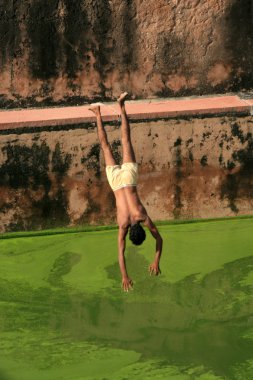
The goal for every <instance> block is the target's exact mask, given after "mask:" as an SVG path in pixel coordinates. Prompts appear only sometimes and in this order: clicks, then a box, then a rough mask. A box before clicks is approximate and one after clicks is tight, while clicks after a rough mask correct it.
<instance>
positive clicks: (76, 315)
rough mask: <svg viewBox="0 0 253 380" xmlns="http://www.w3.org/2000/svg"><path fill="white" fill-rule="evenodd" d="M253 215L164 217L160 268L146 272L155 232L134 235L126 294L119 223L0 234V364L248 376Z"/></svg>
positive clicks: (31, 369)
mask: <svg viewBox="0 0 253 380" xmlns="http://www.w3.org/2000/svg"><path fill="white" fill-rule="evenodd" d="M252 226H253V219H247V220H243V219H239V218H237V219H235V220H229V221H213V222H208V223H198V224H196V223H194V224H182V225H171V226H160V227H159V231H160V233H161V235H162V237H163V240H164V250H163V255H162V259H161V269H162V275H161V276H160V277H150V276H149V274H148V265H149V263H150V262H152V260H153V258H154V254H155V242H154V239H153V237H152V236H151V235H150V234H148V235H147V240H146V242H145V246H140V247H134V246H132V245H130V244H129V241H128V240H127V245H126V262H127V265H128V270H129V275H130V276H131V277H132V278H133V280H134V290H133V291H131V292H129V293H127V294H125V293H123V292H122V291H121V289H120V275H119V267H118V260H117V231H100V232H89V233H86V234H81V233H79V234H75V235H71V234H66V235H61V236H47V237H45V236H44V237H38V238H36V239H32V238H30V239H24V238H22V239H19V240H18V241H17V240H15V239H10V240H8V241H4V240H2V241H0V252H1V254H0V265H1V268H2V271H1V273H2V274H1V279H0V295H1V296H0V298H1V299H0V301H1V302H0V309H1V310H0V311H1V340H0V349H1V358H0V365H1V369H2V373H0V375H1V376H2V375H3V376H5V377H6V378H8V377H10V379H12V380H30V379H31V380H33V379H34V378H36V379H38V380H51V379H62V380H65V379H68V380H76V379H83V378H85V379H90V380H91V379H92V380H94V379H99V380H102V379H112V380H116V379H117V380H119V379H121V380H122V379H125V378H131V379H132V378H133V379H139V380H142V379H143V378H144V379H146V378H147V379H148V378H150V379H151V378H157V379H159V378H161V379H174V380H175V379H177V380H182V379H184V380H191V379H193V378H194V379H199V380H204V379H208V380H209V379H210V380H211V379H212V380H216V379H217V380H220V379H224V378H228V379H231V380H236V379H238V378H239V379H243V378H244V377H243V376H244V375H245V376H246V377H245V378H251V375H252V368H251V367H252V366H251V362H252V357H253V350H252V333H251V330H252V323H251V322H250V321H251V320H250V318H251V317H250V316H251V315H252V312H253V309H252V287H253V283H252V276H251V273H252V265H253V258H252V248H253V237H252V234H251V230H252ZM245 278H247V282H245V281H244V279H245ZM250 323H251V324H250ZM3 378H4V377H3ZM4 379H5V378H4Z"/></svg>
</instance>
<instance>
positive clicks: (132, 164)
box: [89, 92, 163, 291]
mask: <svg viewBox="0 0 253 380" xmlns="http://www.w3.org/2000/svg"><path fill="white" fill-rule="evenodd" d="M126 97H127V93H126V92H125V93H123V94H121V95H120V97H119V99H118V104H119V107H120V114H121V121H122V125H121V140H122V150H123V163H122V165H117V164H116V161H115V159H114V157H113V155H112V151H111V147H110V145H109V143H108V140H107V135H106V132H105V129H104V126H103V122H102V117H101V112H100V104H99V103H94V104H91V106H90V108H89V109H90V110H91V111H92V112H93V113H94V114H95V115H96V119H97V127H98V138H99V141H100V144H101V148H102V150H103V153H104V159H105V165H106V174H107V178H108V182H109V184H110V186H111V188H112V190H113V192H114V195H115V198H116V207H117V222H118V225H119V231H118V255H119V266H120V271H121V275H122V288H123V290H124V291H128V290H129V289H132V287H133V281H132V280H131V279H130V278H129V277H128V274H127V269H126V263H125V255H124V252H125V246H126V235H127V233H128V230H129V229H130V231H129V238H130V240H131V241H132V243H133V244H135V245H140V244H142V243H143V241H144V240H145V238H146V233H145V231H144V229H143V227H142V226H141V223H143V225H144V226H146V227H148V229H149V230H150V232H151V234H152V235H153V237H154V238H155V239H156V254H155V259H154V262H153V263H152V264H151V265H150V266H149V272H150V274H151V275H152V274H155V275H158V274H159V273H161V271H160V268H159V261H160V257H161V253H162V242H163V241H162V238H161V236H160V234H159V232H158V230H157V228H156V226H155V225H154V223H153V222H152V220H151V219H150V217H149V216H148V214H147V211H146V209H145V207H144V206H143V204H142V203H141V201H140V198H139V196H138V193H137V187H136V186H137V175H138V165H137V163H136V160H135V154H134V150H133V146H132V142H131V136H130V126H129V123H128V118H127V114H126V110H125V99H126Z"/></svg>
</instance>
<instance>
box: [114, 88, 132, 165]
mask: <svg viewBox="0 0 253 380" xmlns="http://www.w3.org/2000/svg"><path fill="white" fill-rule="evenodd" d="M126 97H127V92H124V93H123V94H121V95H120V97H119V98H118V103H119V106H120V114H121V122H122V124H121V141H122V150H123V164H124V163H125V162H136V160H135V154H134V149H133V146H132V142H131V135H130V126H129V122H128V118H127V114H126V109H125V99H126Z"/></svg>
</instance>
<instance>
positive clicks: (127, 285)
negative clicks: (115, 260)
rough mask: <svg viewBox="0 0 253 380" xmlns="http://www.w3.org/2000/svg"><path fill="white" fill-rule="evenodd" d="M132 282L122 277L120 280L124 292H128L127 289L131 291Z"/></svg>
mask: <svg viewBox="0 0 253 380" xmlns="http://www.w3.org/2000/svg"><path fill="white" fill-rule="evenodd" d="M133 285H134V284H133V281H132V280H130V278H128V277H123V278H122V289H123V290H124V292H128V291H129V289H131V290H133Z"/></svg>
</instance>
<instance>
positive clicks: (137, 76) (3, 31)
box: [0, 0, 253, 107]
mask: <svg viewBox="0 0 253 380" xmlns="http://www.w3.org/2000/svg"><path fill="white" fill-rule="evenodd" d="M252 8H253V6H252V1H251V0H202V1H200V0H184V1H181V0H170V1H169V0H149V1H143V0H75V1H72V0H57V1H56V0H23V1H17V0H2V1H1V3H0V35H1V39H0V68H1V70H0V94H1V98H0V100H1V102H0V105H1V106H2V107H6V106H8V107H12V106H29V105H35V104H39V103H44V104H53V103H64V102H68V104H69V103H72V104H74V103H75V104H78V103H79V104H80V102H81V101H84V100H91V99H95V98H102V99H111V98H115V96H117V95H118V94H119V92H121V91H122V90H127V91H129V92H130V93H132V95H133V96H135V97H143V98H146V97H155V96H181V95H190V94H194V95H197V94H207V93H215V92H216V93H217V92H220V93H221V92H227V91H239V90H245V89H248V90H249V89H252V88H253V69H252V67H253V46H252V45H253V35H252V34H253V9H252Z"/></svg>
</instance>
